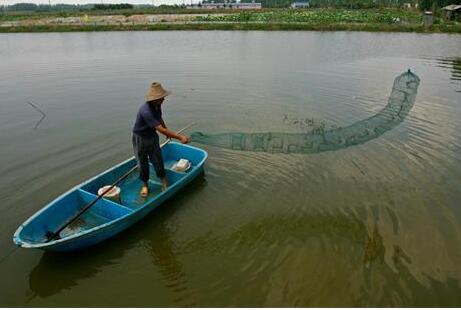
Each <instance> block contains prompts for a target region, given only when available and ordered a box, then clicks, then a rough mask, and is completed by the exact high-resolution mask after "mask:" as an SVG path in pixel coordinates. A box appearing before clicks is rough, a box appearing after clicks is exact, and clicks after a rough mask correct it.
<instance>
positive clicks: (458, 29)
mask: <svg viewBox="0 0 461 310" xmlns="http://www.w3.org/2000/svg"><path fill="white" fill-rule="evenodd" d="M155 30H266V31H269V30H286V31H288V30H312V31H374V32H421V33H437V32H444V33H461V25H433V26H431V27H424V26H421V25H384V24H383V25H381V24H346V23H332V24H312V23H251V22H248V23H235V22H234V23H158V24H149V25H81V26H80V25H40V26H21V27H3V28H0V32H3V33H18V32H78V31H155Z"/></svg>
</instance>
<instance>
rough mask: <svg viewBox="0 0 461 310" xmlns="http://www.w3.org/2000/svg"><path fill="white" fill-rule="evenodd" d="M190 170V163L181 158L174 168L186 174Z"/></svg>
mask: <svg viewBox="0 0 461 310" xmlns="http://www.w3.org/2000/svg"><path fill="white" fill-rule="evenodd" d="M189 168H190V161H188V160H187V159H183V158H181V159H180V160H179V161H178V162H177V163H176V164H175V166H174V170H176V171H180V172H184V171H186V170H187V169H189Z"/></svg>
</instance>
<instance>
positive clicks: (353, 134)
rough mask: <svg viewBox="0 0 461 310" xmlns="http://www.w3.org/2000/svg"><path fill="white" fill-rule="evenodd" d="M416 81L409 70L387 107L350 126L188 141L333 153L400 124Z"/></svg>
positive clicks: (206, 136) (221, 135) (202, 135)
mask: <svg viewBox="0 0 461 310" xmlns="http://www.w3.org/2000/svg"><path fill="white" fill-rule="evenodd" d="M419 82H420V79H419V78H418V76H417V75H416V74H414V73H412V72H410V70H408V71H407V72H404V73H402V74H401V75H399V76H398V77H396V78H395V80H394V85H393V87H392V91H391V94H390V96H389V100H388V102H387V105H386V106H385V107H384V108H383V109H382V110H381V111H379V112H378V113H377V114H375V115H373V116H372V117H370V118H367V119H364V120H361V121H358V122H356V123H354V124H352V125H350V126H347V127H343V128H335V129H329V130H325V128H324V127H319V128H317V129H315V130H313V131H312V132H310V133H280V132H265V133H243V132H229V133H218V134H206V133H201V132H195V133H192V135H191V137H192V141H194V142H198V143H201V144H206V145H212V146H217V147H221V148H226V149H232V150H239V151H253V152H269V153H301V154H311V153H319V152H323V151H334V150H338V149H341V148H346V147H349V146H351V145H357V144H362V143H365V142H368V141H370V140H372V139H375V138H377V137H379V136H380V135H382V134H383V133H385V132H387V131H389V130H391V129H392V128H394V127H396V126H397V125H398V124H400V123H401V122H402V121H403V120H404V119H405V117H406V116H407V115H408V113H409V112H410V110H411V108H412V107H413V105H414V102H415V98H416V94H417V91H418V86H419Z"/></svg>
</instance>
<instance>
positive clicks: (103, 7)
mask: <svg viewBox="0 0 461 310" xmlns="http://www.w3.org/2000/svg"><path fill="white" fill-rule="evenodd" d="M133 8H134V5H132V4H128V3H120V4H95V5H94V7H93V10H131V9H133Z"/></svg>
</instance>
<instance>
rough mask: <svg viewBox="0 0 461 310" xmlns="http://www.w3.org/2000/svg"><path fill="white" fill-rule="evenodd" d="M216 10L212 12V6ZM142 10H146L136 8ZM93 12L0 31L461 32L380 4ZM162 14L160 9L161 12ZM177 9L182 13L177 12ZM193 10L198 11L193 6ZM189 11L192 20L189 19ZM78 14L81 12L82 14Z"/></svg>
mask: <svg viewBox="0 0 461 310" xmlns="http://www.w3.org/2000/svg"><path fill="white" fill-rule="evenodd" d="M208 12H210V11H208ZM136 13H140V12H136ZM142 13H144V14H141V15H129V14H127V15H128V16H127V17H125V15H117V16H107V17H104V16H101V15H100V16H95V15H94V16H92V17H90V18H88V17H86V18H71V19H62V18H56V14H54V15H53V16H50V17H46V18H42V19H37V18H36V17H37V16H36V15H33V17H31V18H29V19H23V17H24V16H21V17H19V16H17V18H18V20H16V21H14V20H13V21H11V20H7V21H5V20H4V21H2V20H1V18H0V32H69V31H130V30H318V31H334V30H335V31H340V30H341V31H383V32H450V33H461V23H455V22H447V21H445V20H444V19H443V18H440V17H435V19H434V25H432V26H430V27H425V26H423V18H422V13H421V12H419V11H414V10H401V9H400V10H399V9H395V8H380V9H357V10H347V9H332V8H329V9H325V8H322V9H309V10H291V9H271V10H269V9H266V10H256V11H235V12H233V11H225V13H226V14H218V12H216V11H212V13H213V14H210V13H207V14H203V15H190V14H172V15H168V18H164V17H165V16H166V15H163V17H162V15H160V14H157V15H156V14H151V15H148V14H149V13H152V12H150V11H142ZM157 13H158V12H157ZM176 13H177V12H176ZM188 13H198V11H195V10H188ZM185 16H188V18H187V19H184V17H185ZM77 17H78V16H77Z"/></svg>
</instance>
